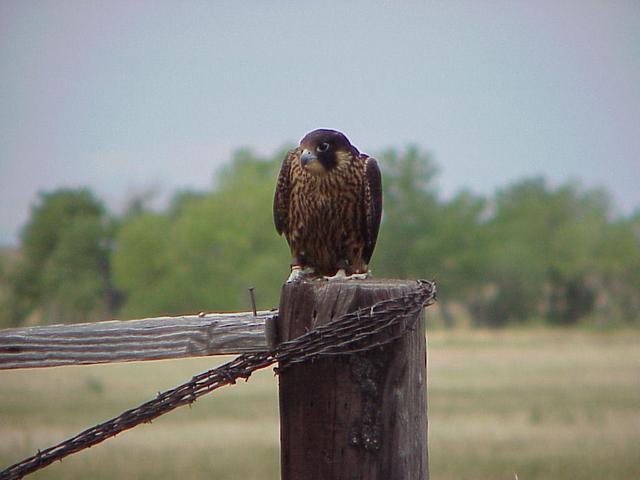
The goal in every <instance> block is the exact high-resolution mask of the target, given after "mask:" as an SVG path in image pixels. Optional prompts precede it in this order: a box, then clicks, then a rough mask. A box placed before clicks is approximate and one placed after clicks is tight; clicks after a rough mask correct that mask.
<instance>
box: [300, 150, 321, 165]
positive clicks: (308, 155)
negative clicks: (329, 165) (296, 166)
mask: <svg viewBox="0 0 640 480" xmlns="http://www.w3.org/2000/svg"><path fill="white" fill-rule="evenodd" d="M317 160H318V157H317V156H316V154H315V153H313V152H312V151H310V150H307V149H306V148H305V149H304V150H303V151H302V155H301V156H300V164H301V165H302V166H303V167H306V166H307V165H309V164H310V163H311V162H315V161H317Z"/></svg>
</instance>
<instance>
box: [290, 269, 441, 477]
mask: <svg viewBox="0 0 640 480" xmlns="http://www.w3.org/2000/svg"><path fill="white" fill-rule="evenodd" d="M413 288H415V282H408V281H397V280H366V281H340V282H326V281H304V282H297V283H291V284H287V285H285V286H284V288H283V290H282V296H281V299H280V312H279V319H278V329H279V339H280V340H281V341H285V340H290V339H293V338H295V337H298V336H300V335H301V334H303V333H305V332H306V331H307V330H309V329H312V328H314V327H317V326H319V325H323V324H325V323H328V322H329V321H331V319H332V318H336V317H338V316H340V315H343V314H345V313H349V312H352V311H354V310H357V309H358V308H362V307H369V306H371V305H373V304H374V303H376V302H379V301H381V300H386V299H389V298H394V297H397V296H400V295H403V294H405V293H407V292H408V291H410V290H411V289H413ZM423 317H424V315H423V314H422V313H421V314H420V318H419V319H418V322H417V323H416V328H415V329H414V330H413V331H410V332H408V333H407V334H406V335H405V336H404V337H402V338H401V339H399V340H397V341H395V342H393V343H391V344H389V345H386V346H384V347H378V348H376V349H374V350H371V351H367V352H365V353H353V354H348V355H340V356H336V357H330V358H322V359H319V360H315V361H313V362H307V363H304V364H298V365H292V366H290V367H289V368H287V369H285V370H284V371H283V372H282V373H281V374H280V376H279V379H280V380H279V395H280V437H281V466H282V474H281V479H282V480H302V479H304V480H426V479H428V478H429V467H428V454H427V403H426V339H425V332H424V318H423Z"/></svg>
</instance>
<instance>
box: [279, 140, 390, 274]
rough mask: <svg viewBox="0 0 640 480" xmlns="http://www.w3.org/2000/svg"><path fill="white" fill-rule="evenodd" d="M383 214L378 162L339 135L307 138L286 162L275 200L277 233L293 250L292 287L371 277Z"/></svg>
mask: <svg viewBox="0 0 640 480" xmlns="http://www.w3.org/2000/svg"><path fill="white" fill-rule="evenodd" d="M381 215H382V179H381V175H380V169H379V168H378V163H377V162H376V161H375V159H373V158H371V157H369V156H368V155H365V154H363V153H360V152H359V151H358V149H357V148H356V147H354V146H353V145H352V144H351V142H350V141H349V140H348V139H347V137H346V136H345V135H344V134H342V133H340V132H338V131H336V130H327V129H319V130H314V131H313V132H310V133H308V134H307V135H305V136H304V138H303V139H302V140H300V145H299V146H298V147H297V148H294V149H293V150H290V151H289V152H288V153H287V155H286V157H285V158H284V160H283V162H282V167H281V168H280V174H279V176H278V182H277V185H276V191H275V197H274V201H273V218H274V223H275V226H276V230H277V232H278V234H280V235H284V237H285V238H286V240H287V243H288V244H289V248H290V250H291V275H290V276H289V279H288V280H287V282H292V281H295V280H297V279H299V278H302V277H303V276H305V275H320V276H323V277H324V278H326V279H328V280H337V279H345V278H346V279H363V278H367V276H368V274H369V261H370V260H371V255H372V254H373V250H374V248H375V246H376V240H377V238H378V230H379V228H380V218H381Z"/></svg>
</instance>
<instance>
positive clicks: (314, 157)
mask: <svg viewBox="0 0 640 480" xmlns="http://www.w3.org/2000/svg"><path fill="white" fill-rule="evenodd" d="M300 148H301V149H302V153H301V155H300V164H301V165H302V167H303V168H304V169H306V170H307V171H308V172H310V173H312V174H314V175H326V174H328V173H329V172H331V171H332V170H333V169H334V168H336V167H338V166H339V165H341V164H343V163H347V162H350V161H351V160H352V159H353V158H355V157H357V156H358V155H359V152H358V149H356V147H354V146H353V145H351V142H349V139H348V138H347V137H345V136H344V135H343V134H342V133H340V132H338V131H337V130H327V129H319V130H314V131H313V132H309V133H307V134H306V135H305V136H304V138H303V139H302V140H300Z"/></svg>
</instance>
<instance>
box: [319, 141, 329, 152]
mask: <svg viewBox="0 0 640 480" xmlns="http://www.w3.org/2000/svg"><path fill="white" fill-rule="evenodd" d="M317 150H318V151H319V152H326V151H327V150H329V144H328V143H327V142H323V143H321V144H320V145H318V149H317Z"/></svg>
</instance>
